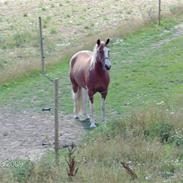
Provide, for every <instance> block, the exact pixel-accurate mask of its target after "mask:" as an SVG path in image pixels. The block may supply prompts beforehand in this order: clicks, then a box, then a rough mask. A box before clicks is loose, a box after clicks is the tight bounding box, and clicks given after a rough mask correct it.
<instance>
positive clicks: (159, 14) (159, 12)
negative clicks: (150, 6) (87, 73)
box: [158, 0, 161, 25]
mask: <svg viewBox="0 0 183 183" xmlns="http://www.w3.org/2000/svg"><path fill="white" fill-rule="evenodd" d="M158 24H159V25H160V24H161V0H159V8H158Z"/></svg>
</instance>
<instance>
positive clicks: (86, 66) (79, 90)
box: [69, 39, 111, 128]
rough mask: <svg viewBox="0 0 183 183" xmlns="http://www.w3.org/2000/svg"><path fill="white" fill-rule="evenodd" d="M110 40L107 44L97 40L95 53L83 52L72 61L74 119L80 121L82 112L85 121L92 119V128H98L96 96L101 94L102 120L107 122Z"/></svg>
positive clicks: (74, 56)
mask: <svg viewBox="0 0 183 183" xmlns="http://www.w3.org/2000/svg"><path fill="white" fill-rule="evenodd" d="M109 42H110V39H107V40H106V41H105V42H104V41H101V40H100V39H98V40H97V42H96V45H95V46H94V49H93V52H92V51H89V50H83V51H79V52H77V53H75V54H74V55H73V56H72V57H71V59H70V72H69V74H70V81H71V85H72V93H73V100H74V114H75V116H74V118H75V119H78V120H79V113H80V111H81V110H82V112H83V115H84V116H85V119H90V128H95V127H96V122H95V120H94V106H93V103H94V95H95V93H97V92H99V93H100V94H101V99H102V100H101V110H102V119H103V121H105V120H106V119H105V99H106V96H107V93H108V86H109V82H110V77H109V70H110V69H111V61H110V55H109V51H110V50H109V48H108V47H107V46H108V44H109ZM87 95H88V97H89V101H90V117H88V116H87V112H86V102H87V98H88V97H87Z"/></svg>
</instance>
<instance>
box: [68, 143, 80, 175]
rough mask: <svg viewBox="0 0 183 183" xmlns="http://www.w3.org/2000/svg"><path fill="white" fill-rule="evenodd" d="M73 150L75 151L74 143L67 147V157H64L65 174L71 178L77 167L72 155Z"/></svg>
mask: <svg viewBox="0 0 183 183" xmlns="http://www.w3.org/2000/svg"><path fill="white" fill-rule="evenodd" d="M74 152H75V148H74V144H72V145H71V146H70V147H69V148H68V159H66V162H67V165H68V168H67V175H68V176H69V177H70V178H72V177H73V176H76V174H77V172H78V169H79V168H78V167H77V162H76V160H75V156H74Z"/></svg>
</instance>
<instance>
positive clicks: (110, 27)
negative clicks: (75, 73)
mask: <svg viewBox="0 0 183 183" xmlns="http://www.w3.org/2000/svg"><path fill="white" fill-rule="evenodd" d="M162 3H163V4H162V10H163V14H167V13H170V11H171V12H172V11H175V10H176V7H178V6H181V5H183V3H182V2H181V1H179V0H169V1H166V2H162ZM109 7H110V8H109ZM0 12H1V17H0V23H1V24H0V30H1V35H0V58H1V59H0V71H1V75H0V78H1V80H0V82H3V81H5V80H7V79H8V78H9V79H11V78H14V77H15V76H16V75H20V74H21V73H26V72H28V71H31V70H34V69H35V68H39V65H40V64H39V59H40V56H39V38H38V35H39V34H38V17H39V16H42V18H43V27H44V29H43V32H44V35H45V54H46V57H47V58H46V60H47V62H48V63H51V64H52V63H55V62H54V61H56V62H57V61H58V60H60V59H61V58H63V56H65V53H67V54H68V53H73V52H74V51H76V50H79V49H81V48H87V47H91V45H92V44H93V43H94V42H95V40H96V39H97V38H98V37H108V36H113V35H118V34H120V35H121V34H123V33H126V32H131V31H134V30H135V29H136V28H137V27H139V26H141V25H142V24H144V23H145V22H146V21H149V20H152V19H153V18H154V17H156V15H157V3H156V2H155V1H144V0H140V1H139V0H135V1H126V0H121V1H119V0H118V1H114V0H106V1H98V0H95V1H81V0H74V1H70V0H68V1H65V0H61V1H58V0H52V1H48V0H46V1H31V0H24V1H20V0H17V1H11V0H6V1H0ZM116 30H119V31H118V33H117V32H116ZM68 50H69V51H68ZM58 58H59V59H58Z"/></svg>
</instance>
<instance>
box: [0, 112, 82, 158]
mask: <svg viewBox="0 0 183 183" xmlns="http://www.w3.org/2000/svg"><path fill="white" fill-rule="evenodd" d="M59 120H60V134H59V135H60V137H59V138H60V144H61V146H64V147H65V146H68V145H70V144H71V143H72V142H73V143H75V144H77V143H78V142H79V141H80V139H81V137H82V136H83V135H84V134H85V128H84V126H83V125H82V123H80V122H78V121H74V120H73V119H72V117H71V116H63V115H61V114H60V115H59ZM0 129H1V133H0V144H1V150H0V161H3V160H7V159H8V160H11V159H15V158H29V159H31V160H36V159H39V158H40V156H41V155H42V154H43V153H44V152H46V151H47V150H49V149H53V146H54V143H53V142H54V116H53V115H52V113H51V112H43V113H39V114H33V113H32V114H30V113H26V112H24V113H12V112H11V113H10V112H8V111H7V110H5V109H1V110H0Z"/></svg>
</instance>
